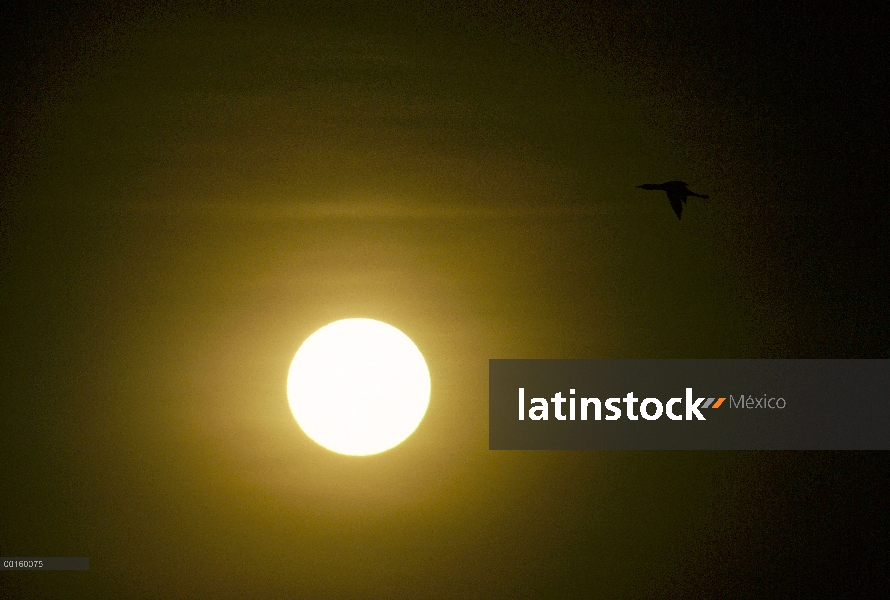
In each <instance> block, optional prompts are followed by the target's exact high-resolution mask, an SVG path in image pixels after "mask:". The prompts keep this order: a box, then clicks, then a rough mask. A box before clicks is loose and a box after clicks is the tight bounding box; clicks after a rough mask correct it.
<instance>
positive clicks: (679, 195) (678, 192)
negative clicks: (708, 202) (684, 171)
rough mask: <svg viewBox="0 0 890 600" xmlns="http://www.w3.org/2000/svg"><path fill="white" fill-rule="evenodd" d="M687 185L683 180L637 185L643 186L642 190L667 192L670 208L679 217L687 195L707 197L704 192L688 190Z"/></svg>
mask: <svg viewBox="0 0 890 600" xmlns="http://www.w3.org/2000/svg"><path fill="white" fill-rule="evenodd" d="M687 185H688V184H687V183H685V182H683V181H668V182H667V183H644V184H643V185H638V186H637V187H638V188H643V189H644V190H662V191H663V192H667V195H668V200H670V202H671V208H673V209H674V212H675V213H677V218H678V219H679V218H680V216H681V215H682V214H683V205H684V204H686V198H688V197H689V196H695V197H696V198H704V199H707V198H708V197H707V196H706V195H704V194H696V193H695V192H690V191H689V190H688V189H687V188H686V186H687Z"/></svg>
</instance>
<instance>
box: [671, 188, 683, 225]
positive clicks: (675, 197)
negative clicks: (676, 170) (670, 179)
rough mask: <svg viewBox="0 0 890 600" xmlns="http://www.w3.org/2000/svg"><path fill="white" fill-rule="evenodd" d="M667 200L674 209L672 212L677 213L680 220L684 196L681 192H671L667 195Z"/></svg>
mask: <svg viewBox="0 0 890 600" xmlns="http://www.w3.org/2000/svg"><path fill="white" fill-rule="evenodd" d="M667 195H668V200H670V201H671V208H673V209H674V212H675V213H677V218H678V219H679V218H681V215H682V214H683V202H685V201H686V196H685V195H684V194H683V192H680V191H678V190H671V191H669V192H668V193H667Z"/></svg>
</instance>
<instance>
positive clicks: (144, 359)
mask: <svg viewBox="0 0 890 600" xmlns="http://www.w3.org/2000/svg"><path fill="white" fill-rule="evenodd" d="M102 6H103V5H101V4H96V3H92V4H90V5H89V6H87V5H85V4H78V3H65V4H64V6H59V7H56V8H55V9H41V10H37V9H35V8H33V7H30V6H28V7H26V6H23V3H5V4H4V6H3V8H2V9H0V21H2V27H3V31H2V40H3V42H2V43H3V53H4V56H3V61H2V63H3V64H2V69H3V71H2V77H3V79H2V88H0V92H2V111H3V112H2V130H0V134H2V152H3V160H2V171H0V176H2V188H0V193H2V198H0V200H2V205H0V211H2V212H0V216H2V221H0V243H2V247H0V250H2V254H0V259H2V260H0V269H2V271H0V274H2V275H0V276H2V284H0V332H2V341H3V351H2V356H3V368H2V370H0V402H2V404H0V555H3V556H89V557H90V562H91V568H90V570H89V571H87V572H45V573H27V572H15V573H0V597H3V595H2V594H3V593H4V592H5V593H6V597H11V598H19V597H21V598H59V597H70V598H100V597H104V598H114V597H120V598H123V597H126V598H203V597H207V598H211V597H212V598H349V599H352V598H355V599H359V598H362V599H365V598H455V599H458V598H460V599H463V598H576V597H577V598H598V597H602V598H695V597H733V596H738V597H775V596H778V595H783V596H785V597H789V596H790V597H793V596H812V595H813V594H815V593H817V592H824V591H825V590H826V589H829V590H832V591H833V592H835V591H836V593H833V594H832V595H833V596H834V597H865V596H864V594H867V593H877V592H878V590H879V589H882V588H883V586H885V585H886V581H880V580H879V579H878V578H877V577H876V574H879V573H881V569H884V572H886V567H887V564H886V554H885V553H884V554H882V553H880V552H871V551H870V549H871V548H873V547H876V546H877V545H878V543H879V542H880V544H881V545H883V544H884V542H886V539H887V519H886V515H885V513H881V512H879V511H878V507H879V503H880V500H881V499H882V497H885V496H886V479H885V476H884V473H885V471H886V466H887V456H886V454H884V453H805V452H799V453H795V452H782V453H766V452H759V453H732V452H729V453H716V452H493V451H489V450H488V415H487V406H488V398H487V391H488V387H487V386H488V381H487V378H488V359H490V358H890V345H888V341H887V340H888V328H887V298H886V294H885V292H884V291H883V289H882V287H883V286H884V285H885V284H884V281H885V280H886V278H887V266H886V263H887V257H888V245H887V240H886V237H887V236H886V231H887V229H886V225H887V221H888V219H887V216H888V214H887V213H888V203H887V200H888V183H887V182H888V171H887V162H888V161H887V159H888V157H890V152H888V147H887V146H888V141H887V140H888V139H890V131H888V127H887V121H886V119H885V118H884V115H883V114H882V110H884V109H883V106H884V105H885V104H886V102H887V99H888V98H887V96H888V94H887V92H886V89H887V86H888V84H890V82H888V72H890V70H888V69H887V57H888V54H887V50H888V44H887V42H886V41H884V38H885V37H886V35H885V31H886V26H887V23H886V22H882V21H881V20H880V19H879V18H878V17H877V16H876V15H874V14H871V12H870V11H868V10H866V9H865V8H864V7H861V8H860V7H857V6H855V5H854V6H851V5H844V6H840V5H838V7H836V8H831V7H826V6H821V7H820V9H819V10H818V11H817V10H815V9H809V10H802V9H800V10H798V9H795V8H793V7H790V6H788V5H776V4H775V3H725V6H719V5H717V4H714V3H709V4H706V3H691V2H663V3H662V2H636V3H621V4H620V5H619V4H618V3H598V2H588V3H583V4H580V5H573V4H563V5H561V6H560V5H557V4H555V3H540V4H536V3H526V4H518V3H497V4H493V5H488V6H485V5H480V3H459V2H454V3H449V2H434V3H428V4H427V5H424V4H421V3H417V2H410V3H409V2H405V3H323V4H322V5H320V6H315V7H312V6H308V5H307V3H284V2H282V3H273V2H266V3H261V2H253V3H245V4H243V5H236V4H234V3H222V2H220V3H214V4H213V5H210V4H203V5H198V4H190V5H189V6H188V7H184V6H183V3H169V5H167V6H165V5H164V4H163V3H158V4H157V5H156V6H155V7H153V8H145V7H134V6H129V5H122V4H121V3H113V4H112V3H109V4H107V5H105V6H104V8H100V7H102ZM673 179H681V180H683V181H686V182H688V183H689V186H690V188H691V189H692V190H694V191H696V192H699V193H703V194H709V195H710V199H709V200H699V199H696V198H692V199H690V202H689V204H688V205H687V206H686V209H685V212H684V215H683V219H682V221H678V220H677V219H676V217H675V216H674V214H673V212H672V210H671V208H670V206H669V204H668V201H667V198H666V197H665V195H664V194H663V193H661V192H647V191H643V190H640V189H637V188H636V187H634V186H636V185H639V184H642V183H660V182H662V181H668V180H673ZM348 317H369V318H375V319H380V320H382V321H385V322H387V323H390V324H392V325H394V326H396V327H398V328H399V329H401V330H402V331H404V332H405V333H406V334H408V335H409V336H410V337H411V338H412V339H413V341H414V342H415V343H416V344H417V346H418V347H419V348H420V350H421V351H422V352H423V353H424V355H425V357H426V359H427V362H428V364H429V367H430V371H431V377H432V396H431V402H430V408H429V410H428V412H427V415H426V417H425V419H424V421H423V422H422V423H421V425H420V427H419V428H418V430H417V431H416V432H415V433H414V434H413V435H412V436H411V437H410V438H409V439H408V440H406V441H405V442H404V443H403V444H401V445H400V446H398V447H397V448H395V449H393V450H391V451H389V452H385V453H383V454H380V455H377V456H373V457H366V458H355V457H345V456H340V455H336V454H333V453H331V452H328V451H326V450H324V449H322V448H320V447H319V446H316V445H315V444H314V443H313V442H311V441H310V440H309V439H308V438H306V436H305V435H303V433H302V432H301V431H300V430H299V428H298V426H297V425H296V423H295V422H294V420H293V418H292V416H291V414H290V411H289V407H288V405H287V398H286V390H285V382H286V376H287V369H288V366H289V363H290V360H291V359H292V357H293V354H294V352H295V351H296V349H297V348H298V347H299V345H300V343H301V342H302V341H303V340H304V339H305V338H306V337H307V336H308V335H309V334H311V333H312V332H313V331H315V330H316V329H318V328H319V327H321V326H322V325H325V324H327V323H329V322H331V321H334V320H337V319H341V318H348ZM860 593H861V594H863V596H857V594H860Z"/></svg>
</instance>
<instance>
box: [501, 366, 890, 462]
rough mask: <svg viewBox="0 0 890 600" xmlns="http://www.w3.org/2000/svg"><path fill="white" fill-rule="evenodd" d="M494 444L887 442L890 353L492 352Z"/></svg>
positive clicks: (778, 446) (684, 446) (712, 446)
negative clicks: (769, 356) (504, 355)
mask: <svg viewBox="0 0 890 600" xmlns="http://www.w3.org/2000/svg"><path fill="white" fill-rule="evenodd" d="M597 417H599V418H597ZM489 448H490V449H492V450H571V449H577V450H888V449H890V361H888V360H882V359H875V360H518V359H517V360H509V359H508V360H497V359H494V360H491V361H489Z"/></svg>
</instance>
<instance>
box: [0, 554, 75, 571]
mask: <svg viewBox="0 0 890 600" xmlns="http://www.w3.org/2000/svg"><path fill="white" fill-rule="evenodd" d="M89 568H90V559H89V558H87V557H82V556H52V557H46V556H5V557H0V571H86V570H88V569H89Z"/></svg>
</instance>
